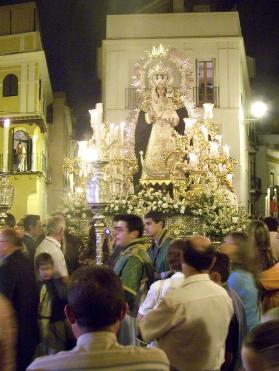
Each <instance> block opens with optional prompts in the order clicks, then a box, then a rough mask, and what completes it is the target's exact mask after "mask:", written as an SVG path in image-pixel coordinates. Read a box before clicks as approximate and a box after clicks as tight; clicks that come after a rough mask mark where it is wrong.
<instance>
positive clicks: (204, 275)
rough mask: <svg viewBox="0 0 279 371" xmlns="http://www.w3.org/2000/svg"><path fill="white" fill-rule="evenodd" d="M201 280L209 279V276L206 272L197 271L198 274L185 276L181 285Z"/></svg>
mask: <svg viewBox="0 0 279 371" xmlns="http://www.w3.org/2000/svg"><path fill="white" fill-rule="evenodd" d="M202 281H210V277H209V274H208V273H199V274H194V275H193V276H190V277H186V278H185V280H184V282H183V284H182V285H181V286H186V285H189V284H190V283H194V282H202Z"/></svg>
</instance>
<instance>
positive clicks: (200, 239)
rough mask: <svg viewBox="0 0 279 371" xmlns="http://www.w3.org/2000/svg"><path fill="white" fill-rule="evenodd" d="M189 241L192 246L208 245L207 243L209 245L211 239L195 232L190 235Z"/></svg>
mask: <svg viewBox="0 0 279 371" xmlns="http://www.w3.org/2000/svg"><path fill="white" fill-rule="evenodd" d="M191 242H192V244H193V246H203V247H208V246H209V245H211V241H210V239H209V238H208V237H206V236H202V235H199V234H196V235H194V236H193V237H191Z"/></svg>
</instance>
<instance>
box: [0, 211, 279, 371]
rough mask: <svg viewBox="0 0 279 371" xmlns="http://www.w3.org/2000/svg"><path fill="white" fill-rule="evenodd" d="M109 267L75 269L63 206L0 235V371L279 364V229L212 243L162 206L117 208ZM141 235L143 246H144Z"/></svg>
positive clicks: (227, 369) (210, 370) (269, 223)
mask: <svg viewBox="0 0 279 371" xmlns="http://www.w3.org/2000/svg"><path fill="white" fill-rule="evenodd" d="M110 232H111V233H110V236H109V237H108V238H107V239H106V241H105V244H104V249H105V250H106V261H105V262H106V264H104V265H102V266H80V262H79V259H78V252H79V243H80V241H79V240H78V239H77V238H76V237H74V236H72V235H70V234H69V233H68V232H67V228H66V223H65V218H64V216H63V214H61V213H57V214H55V215H53V216H51V217H50V218H49V220H48V222H47V225H46V229H45V231H44V233H43V231H42V226H41V220H40V217H39V216H38V215H27V216H26V217H25V218H24V219H23V222H22V228H19V227H18V226H16V225H15V221H14V219H13V218H12V216H10V215H9V218H8V219H7V228H6V229H4V230H3V231H1V232H0V259H1V264H0V295H1V296H0V350H1V351H0V370H7V371H12V370H17V371H22V370H26V369H27V370H76V371H77V370H127V371H133V370H138V371H139V370H155V371H156V370H161V371H164V370H172V371H178V370H179V371H180V370H181V371H183V370H185V371H217V370H218V371H238V370H247V371H264V370H266V371H268V370H270V371H271V370H277V369H278V370H279V263H278V258H279V234H278V222H277V220H276V219H275V218H271V217H269V218H266V219H265V220H253V221H251V223H250V225H249V228H248V229H247V231H245V232H240V231H233V232H230V233H229V234H228V235H227V236H226V237H225V239H224V241H223V242H222V243H221V244H219V245H218V246H216V245H214V244H212V243H211V241H210V239H209V238H207V237H206V236H200V235H193V236H190V237H188V238H186V237H185V238H181V239H173V238H172V237H171V236H170V234H169V232H168V231H167V229H166V228H165V216H164V214H161V213H157V212H149V213H147V214H146V215H145V217H144V219H143V220H142V219H141V218H140V217H139V216H136V215H131V214H129V215H128V214H127V215H116V216H115V217H114V218H113V221H112V229H111V231H110ZM144 233H145V236H148V237H149V240H150V241H151V245H150V246H147V243H146V241H147V240H146V238H145V237H144Z"/></svg>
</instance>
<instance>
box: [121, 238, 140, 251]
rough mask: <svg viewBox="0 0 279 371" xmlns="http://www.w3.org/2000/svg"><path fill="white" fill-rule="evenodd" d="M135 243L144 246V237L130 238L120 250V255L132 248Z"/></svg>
mask: <svg viewBox="0 0 279 371" xmlns="http://www.w3.org/2000/svg"><path fill="white" fill-rule="evenodd" d="M136 245H143V247H144V238H143V237H141V238H136V239H134V240H132V241H131V242H129V243H128V245H127V246H125V247H124V249H123V250H122V252H121V255H124V254H127V253H130V252H131V250H133V248H134V247H135V246H136Z"/></svg>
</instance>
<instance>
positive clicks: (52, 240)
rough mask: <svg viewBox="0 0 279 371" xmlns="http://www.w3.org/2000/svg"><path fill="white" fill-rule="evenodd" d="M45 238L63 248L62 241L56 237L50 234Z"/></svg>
mask: <svg viewBox="0 0 279 371" xmlns="http://www.w3.org/2000/svg"><path fill="white" fill-rule="evenodd" d="M45 240H47V241H50V242H52V243H54V244H55V245H56V246H57V247H59V249H60V248H61V243H60V242H58V241H57V240H56V239H55V238H53V237H50V236H47V237H46V238H45Z"/></svg>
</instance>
